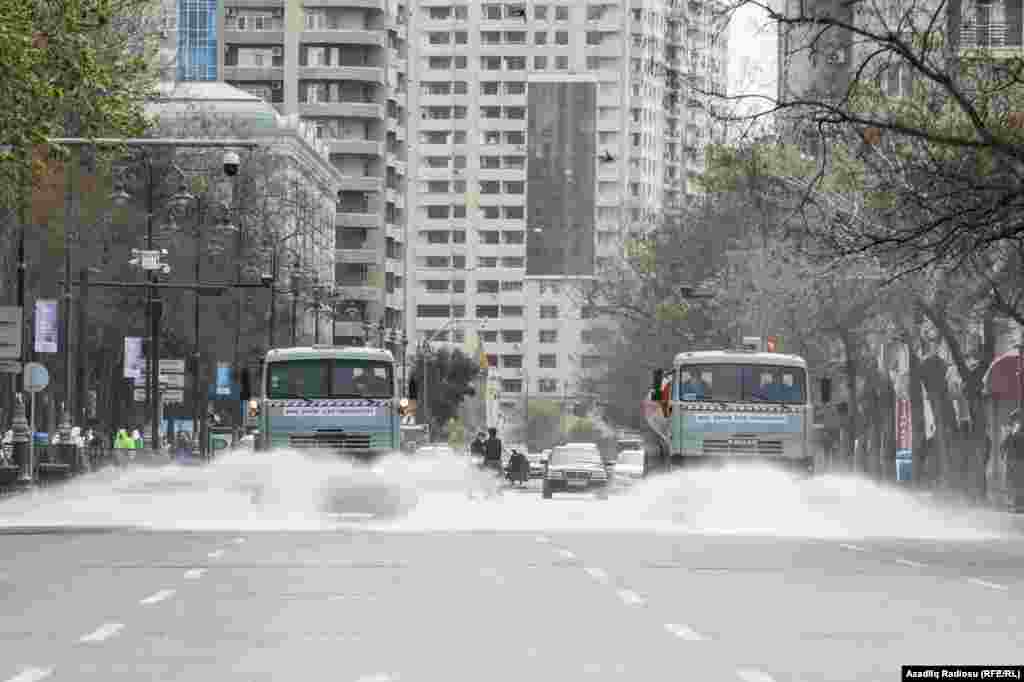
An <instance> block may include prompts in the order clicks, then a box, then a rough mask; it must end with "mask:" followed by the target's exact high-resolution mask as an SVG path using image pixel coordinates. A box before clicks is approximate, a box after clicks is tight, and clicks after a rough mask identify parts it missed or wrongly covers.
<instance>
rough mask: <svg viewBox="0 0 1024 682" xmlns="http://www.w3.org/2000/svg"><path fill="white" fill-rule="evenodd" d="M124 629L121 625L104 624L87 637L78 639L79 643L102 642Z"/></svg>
mask: <svg viewBox="0 0 1024 682" xmlns="http://www.w3.org/2000/svg"><path fill="white" fill-rule="evenodd" d="M123 628H124V624H123V623H104V624H103V625H101V626H99V627H98V628H96V629H95V630H93V631H92V632H90V633H89V634H87V635H83V636H82V637H80V638H79V640H78V641H79V642H102V641H103V640H105V639H110V638H111V637H113V636H114V635H116V634H117V633H119V632H121V630H122V629H123Z"/></svg>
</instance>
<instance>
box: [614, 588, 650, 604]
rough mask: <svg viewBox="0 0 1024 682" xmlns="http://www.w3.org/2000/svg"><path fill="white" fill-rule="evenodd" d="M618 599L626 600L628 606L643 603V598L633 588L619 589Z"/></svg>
mask: <svg viewBox="0 0 1024 682" xmlns="http://www.w3.org/2000/svg"><path fill="white" fill-rule="evenodd" d="M619 599H621V600H622V601H624V602H626V604H628V605H629V606H636V605H637V604H643V603H644V598H643V597H641V596H640V595H639V594H637V593H636V592H634V591H633V590H619Z"/></svg>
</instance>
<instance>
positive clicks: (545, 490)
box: [540, 481, 552, 500]
mask: <svg viewBox="0 0 1024 682" xmlns="http://www.w3.org/2000/svg"><path fill="white" fill-rule="evenodd" d="M540 495H541V497H543V498H544V499H545V500H550V499H551V495H552V492H551V486H550V485H548V482H547V481H544V486H543V487H542V488H541V490H540Z"/></svg>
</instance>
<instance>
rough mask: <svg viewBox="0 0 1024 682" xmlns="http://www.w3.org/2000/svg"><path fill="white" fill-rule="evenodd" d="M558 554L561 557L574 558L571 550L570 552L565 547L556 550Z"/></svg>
mask: <svg viewBox="0 0 1024 682" xmlns="http://www.w3.org/2000/svg"><path fill="white" fill-rule="evenodd" d="M558 556H560V557H562V558H563V559H575V558H576V555H575V554H573V553H572V552H570V551H569V550H567V549H560V550H558Z"/></svg>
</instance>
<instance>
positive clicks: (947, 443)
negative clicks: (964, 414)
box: [921, 353, 962, 491]
mask: <svg viewBox="0 0 1024 682" xmlns="http://www.w3.org/2000/svg"><path fill="white" fill-rule="evenodd" d="M948 369H949V366H948V365H947V364H946V361H945V360H943V359H942V358H941V357H939V356H938V355H935V354H934V353H933V354H932V355H930V356H928V357H927V358H925V360H924V362H922V363H921V379H922V381H923V383H924V387H925V389H926V390H927V391H928V402H929V404H930V405H931V408H932V418H933V419H934V420H935V454H936V461H937V462H938V465H939V466H938V469H939V481H940V485H941V486H942V487H943V488H944V489H946V490H948V491H954V490H959V489H960V487H961V485H962V474H961V466H960V461H959V456H958V452H957V450H958V448H957V445H958V442H957V441H958V438H957V435H956V432H957V427H956V410H955V408H954V407H953V399H952V396H951V395H950V391H949V384H948V383H947V381H946V372H947V371H948Z"/></svg>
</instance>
